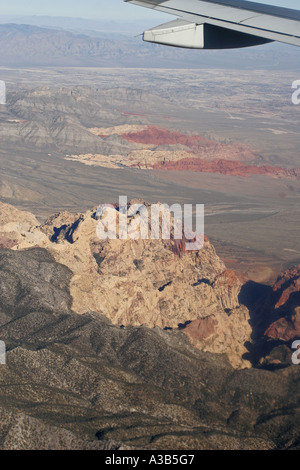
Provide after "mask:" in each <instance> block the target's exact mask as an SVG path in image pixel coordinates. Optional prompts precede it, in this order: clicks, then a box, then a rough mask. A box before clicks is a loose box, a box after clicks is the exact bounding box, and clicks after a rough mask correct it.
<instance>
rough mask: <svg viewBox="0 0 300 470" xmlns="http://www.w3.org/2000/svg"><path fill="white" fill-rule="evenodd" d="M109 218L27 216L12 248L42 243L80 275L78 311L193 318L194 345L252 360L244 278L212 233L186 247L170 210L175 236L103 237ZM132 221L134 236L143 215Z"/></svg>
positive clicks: (146, 318) (163, 321)
mask: <svg viewBox="0 0 300 470" xmlns="http://www.w3.org/2000/svg"><path fill="white" fill-rule="evenodd" d="M109 210H110V216H111V217H114V216H115V215H116V217H118V216H119V211H118V207H117V206H112V207H111V208H110V209H109ZM147 210H149V205H147ZM9 214H10V215H11V217H10V222H9V221H8V220H7V224H11V225H9V226H14V225H13V224H14V223H17V222H13V220H20V219H21V218H22V217H21V215H20V214H23V213H20V212H19V211H17V212H14V211H12V212H9ZM106 216H107V213H106V212H105V217H106ZM105 217H104V216H103V214H100V215H99V213H97V212H96V209H93V210H90V211H88V212H86V213H85V214H76V215H74V214H70V213H68V212H62V213H59V214H56V215H54V216H52V217H50V218H49V219H48V220H47V221H46V222H45V223H44V224H42V225H38V223H37V221H36V219H35V218H33V217H31V216H27V215H26V216H24V220H26V224H25V226H24V230H23V232H22V235H20V234H19V235H18V236H17V237H15V238H14V239H16V240H17V244H16V245H14V246H13V249H23V248H28V247H30V246H36V245H39V246H42V247H44V248H46V249H47V250H48V251H49V252H50V253H51V254H52V255H53V256H54V258H55V259H56V261H57V262H59V263H61V264H64V265H66V266H68V267H69V269H70V270H71V271H72V272H73V274H74V275H73V277H72V279H71V284H70V293H71V295H72V298H73V305H72V309H73V310H74V311H75V312H77V313H79V314H82V313H85V312H87V311H94V312H99V313H101V314H104V315H105V316H107V317H108V318H109V319H110V320H111V321H112V322H113V323H114V324H117V325H124V326H126V325H135V326H137V325H142V324H144V325H146V326H148V327H155V326H158V327H160V328H178V326H179V325H184V324H187V323H189V322H192V323H191V325H192V326H189V327H187V328H186V330H185V332H186V333H187V334H188V335H189V336H190V338H191V341H192V342H193V343H194V344H195V346H197V347H198V348H199V349H203V350H205V351H210V352H216V353H226V354H227V355H228V357H229V359H230V361H231V362H232V364H233V365H234V366H235V367H245V366H247V365H248V363H247V361H244V360H243V359H242V356H243V354H244V353H245V352H246V348H245V342H246V341H248V340H249V338H250V335H251V329H250V326H249V314H248V311H247V309H245V308H244V307H240V305H239V301H238V295H239V292H240V289H241V286H242V283H241V282H240V281H239V279H238V278H237V276H236V275H235V273H234V272H232V271H228V270H226V267H225V265H224V263H223V262H222V260H221V259H220V258H219V257H218V256H217V254H216V252H215V249H214V247H213V246H212V245H211V243H210V242H209V240H208V239H207V238H206V237H205V239H204V246H203V248H202V249H201V250H196V251H187V250H186V247H185V240H184V239H183V240H174V239H173V234H174V227H175V225H174V223H175V222H174V219H173V218H172V217H171V240H162V239H158V240H151V239H150V240H148V239H127V240H120V239H106V240H102V239H99V224H101V223H103V220H106V219H105ZM24 220H23V222H24ZM106 222H107V220H106ZM31 223H32V224H33V226H32V227H30V224H31ZM149 223H150V221H149ZM7 224H6V225H5V226H7ZM126 224H127V226H126V228H127V230H128V233H130V236H131V237H133V238H136V232H134V230H133V228H134V227H135V226H136V227H139V229H140V226H139V219H138V214H134V215H132V216H131V217H128V218H126ZM25 228H26V230H25ZM195 322H196V323H195ZM195 331H196V333H195ZM197 331H198V333H197ZM199 332H200V333H199Z"/></svg>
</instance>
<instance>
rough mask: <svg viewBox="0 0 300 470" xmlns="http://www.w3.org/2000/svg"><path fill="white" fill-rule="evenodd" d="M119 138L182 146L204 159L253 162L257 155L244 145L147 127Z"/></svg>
mask: <svg viewBox="0 0 300 470" xmlns="http://www.w3.org/2000/svg"><path fill="white" fill-rule="evenodd" d="M121 137H122V138H123V139H125V140H127V141H128V142H132V143H135V144H144V145H153V146H161V145H184V146H186V147H189V148H190V149H191V152H192V153H194V154H196V155H201V156H205V158H206V159H207V158H210V159H211V158H216V157H217V158H222V157H223V158H224V159H227V158H229V157H230V158H231V159H233V160H235V159H236V160H247V161H251V160H255V159H256V157H257V155H256V154H255V152H253V150H251V149H250V148H249V147H247V146H246V145H244V144H241V143H236V144H231V145H230V144H222V143H220V142H214V141H212V140H209V139H206V138H204V137H201V136H200V135H184V134H181V133H180V132H171V131H169V130H167V129H163V128H160V127H155V126H148V128H147V129H145V130H142V131H138V132H130V133H127V134H122V135H121Z"/></svg>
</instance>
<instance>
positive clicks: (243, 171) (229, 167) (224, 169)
mask: <svg viewBox="0 0 300 470" xmlns="http://www.w3.org/2000/svg"><path fill="white" fill-rule="evenodd" d="M152 168H153V169H156V170H171V171H194V172H201V173H219V174H222V175H231V176H242V177H249V176H251V175H267V176H273V177H275V178H288V179H296V180H298V179H300V168H291V169H290V168H281V167H272V166H270V165H263V166H256V165H246V164H245V163H242V162H237V161H234V160H224V159H219V160H213V161H207V160H205V159H203V158H195V157H194V158H185V159H182V160H179V161H163V162H160V163H157V164H155V165H152Z"/></svg>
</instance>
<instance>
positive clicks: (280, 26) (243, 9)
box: [125, 0, 300, 48]
mask: <svg viewBox="0 0 300 470" xmlns="http://www.w3.org/2000/svg"><path fill="white" fill-rule="evenodd" d="M125 1H126V2H129V3H133V4H136V5H140V6H143V7H147V8H152V9H154V10H159V11H162V12H164V13H170V14H171V15H175V16H177V17H178V18H179V22H177V23H176V22H171V23H168V24H167V28H164V27H163V26H164V25H162V27H161V29H160V30H159V28H154V29H153V30H150V33H149V32H147V33H148V35H147V34H146V33H145V34H146V36H145V37H144V39H145V40H149V41H150V42H161V43H162V44H168V43H169V45H174V46H176V45H177V44H176V37H179V36H181V37H182V38H183V37H184V33H183V30H182V28H183V27H185V28H186V29H188V25H190V31H189V34H190V37H191V35H192V31H191V29H192V28H194V33H193V34H194V36H195V37H196V36H197V37H198V42H197V40H195V41H196V42H195V41H194V43H192V44H191V42H190V41H188V42H187V44H188V45H181V44H179V47H197V48H198V47H199V48H203V47H205V44H204V43H203V41H204V40H205V37H207V38H208V37H214V35H215V34H217V33H218V35H219V38H220V41H219V42H218V41H217V40H216V41H215V43H216V47H211V48H218V44H219V45H220V46H222V37H224V38H225V43H226V34H225V33H224V32H226V31H227V36H228V34H229V33H228V31H231V32H234V33H233V34H234V36H233V37H235V38H236V40H235V44H236V45H235V46H233V47H243V46H245V45H254V44H255V43H256V44H259V43H263V42H269V41H279V42H283V43H287V44H292V45H295V46H300V11H298V10H291V9H288V8H281V7H275V6H270V5H263V4H259V3H254V2H248V1H244V0H206V1H203V0H125ZM172 23H173V26H172ZM170 25H171V29H170ZM175 25H177V26H175ZM207 25H209V26H207ZM176 28H179V30H177V29H176ZM197 28H198V30H197ZM152 31H154V33H152ZM159 31H160V33H159ZM169 33H171V34H172V35H173V38H175V39H174V40H175V42H174V43H172V41H173V40H172V39H170V40H168V38H167V35H168V34H169ZM179 33H180V35H179ZM200 36H201V41H202V44H200V43H201V41H200V39H199V37H200ZM247 37H248V39H249V38H251V37H252V38H256V40H255V39H253V44H251V40H250V43H249V44H246V43H247ZM170 38H171V36H170ZM239 38H240V39H239ZM243 38H244V42H245V44H243ZM160 39H162V41H160ZM164 39H165V41H164ZM199 41H200V42H199ZM207 41H208V40H207ZM179 42H180V41H179ZM183 42H184V41H183ZM193 44H194V46H193ZM207 44H209V43H207ZM190 45H191V46H190ZM224 47H226V46H224ZM229 47H230V46H229Z"/></svg>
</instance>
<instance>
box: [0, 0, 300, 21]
mask: <svg viewBox="0 0 300 470" xmlns="http://www.w3.org/2000/svg"><path fill="white" fill-rule="evenodd" d="M182 1H183V3H184V0H182ZM254 1H255V0H254ZM256 1H257V0H256ZM259 3H268V4H271V5H278V6H283V7H288V8H296V9H299V0H262V2H259ZM1 4H2V5H1V6H0V15H1V14H2V15H30V16H31V15H37V16H44V15H50V16H72V17H81V18H92V19H101V18H103V19H116V20H127V19H128V20H136V19H142V18H143V19H145V18H153V17H157V18H158V17H160V18H161V17H162V16H163V15H162V13H159V12H152V11H150V10H147V9H145V8H141V7H137V6H135V5H129V4H128V3H124V2H123V0H51V1H41V0H26V1H25V0H9V1H4V0H2V2H1Z"/></svg>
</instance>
